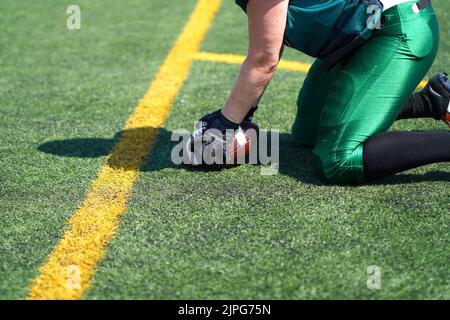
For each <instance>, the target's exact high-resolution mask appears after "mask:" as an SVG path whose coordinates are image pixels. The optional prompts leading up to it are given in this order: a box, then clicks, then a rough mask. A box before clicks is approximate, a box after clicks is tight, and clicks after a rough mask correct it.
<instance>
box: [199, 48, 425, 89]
mask: <svg viewBox="0 0 450 320" xmlns="http://www.w3.org/2000/svg"><path fill="white" fill-rule="evenodd" d="M195 60H199V61H209V62H220V63H227V64H242V62H244V60H245V56H241V55H236V54H224V53H211V52H198V53H196V55H195ZM310 68H311V65H310V64H308V63H301V62H298V61H291V60H281V61H280V63H279V65H278V69H280V70H284V71H292V72H302V73H308V71H309V69H310ZM427 83H428V82H427V81H425V80H423V81H422V82H421V83H420V84H419V86H418V87H417V89H419V90H420V89H423V88H424V87H425V86H426V85H427Z"/></svg>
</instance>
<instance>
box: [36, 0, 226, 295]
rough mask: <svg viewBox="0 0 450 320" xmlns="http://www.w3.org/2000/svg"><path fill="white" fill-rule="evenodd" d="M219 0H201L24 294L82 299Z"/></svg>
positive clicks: (125, 207)
mask: <svg viewBox="0 0 450 320" xmlns="http://www.w3.org/2000/svg"><path fill="white" fill-rule="evenodd" d="M220 4H221V0H199V2H198V4H197V6H196V8H195V11H194V12H193V13H192V15H191V17H190V18H189V21H188V22H187V24H186V26H185V27H184V30H183V31H182V33H181V34H180V36H179V38H178V40H177V41H176V43H175V44H174V46H173V47H172V49H171V51H170V53H169V55H168V56H167V58H166V60H165V61H164V63H163V65H162V66H161V68H160V70H159V72H158V74H157V75H156V77H155V79H154V81H153V82H152V84H151V85H150V87H149V89H148V91H147V93H146V94H145V96H144V98H143V99H142V100H141V101H140V102H139V104H138V105H137V107H136V109H135V111H134V113H133V114H132V115H131V116H130V118H129V119H128V121H127V123H126V125H125V130H124V134H123V136H122V137H121V139H120V141H119V142H118V144H117V146H116V147H115V148H114V150H113V151H112V152H111V154H110V155H109V157H108V159H107V162H106V163H105V164H104V165H103V167H102V168H101V169H100V172H99V174H98V177H97V179H96V180H95V181H94V182H93V183H92V186H91V187H90V189H89V191H88V193H87V196H86V198H85V200H84V202H83V203H82V205H81V207H80V208H79V209H78V210H77V211H76V212H75V213H74V215H73V216H72V217H71V218H70V220H69V222H68V229H67V230H66V232H65V233H64V235H63V237H62V239H61V240H60V241H59V243H58V244H57V245H56V246H55V248H54V249H53V251H52V252H51V254H50V256H49V257H48V259H47V261H46V262H45V263H44V264H43V265H42V266H41V268H40V275H39V276H38V277H37V278H36V279H35V280H34V282H33V284H32V286H31V288H30V293H29V296H28V299H80V298H82V297H83V295H84V293H85V292H86V290H87V289H88V288H89V286H90V282H91V278H92V276H93V274H94V272H95V268H96V265H97V263H98V262H99V261H100V260H101V259H102V258H103V256H104V254H105V250H106V246H107V245H108V243H109V242H110V240H111V239H112V237H113V235H114V233H115V231H116V230H117V227H118V224H119V220H120V217H121V215H122V214H123V213H124V212H125V211H126V209H127V201H128V199H129V197H130V194H131V189H132V186H133V183H134V182H135V181H136V179H137V177H138V175H139V168H140V166H141V164H142V162H143V161H144V159H145V158H146V157H147V155H148V153H149V152H150V149H151V147H152V145H153V143H154V141H155V138H156V136H157V134H158V131H159V128H161V126H162V125H163V123H164V121H165V119H166V117H167V115H168V112H169V109H170V107H171V105H172V103H173V100H174V99H175V97H176V96H177V94H178V92H179V90H180V89H181V87H182V85H183V83H184V80H185V79H186V78H187V76H188V74H189V70H190V67H191V65H192V61H193V59H194V55H195V53H196V52H197V51H198V49H199V47H200V44H201V43H202V41H203V39H204V36H205V34H206V33H207V31H208V29H209V26H210V24H211V22H212V20H213V19H214V16H215V14H216V12H217V10H218V9H219V7H220Z"/></svg>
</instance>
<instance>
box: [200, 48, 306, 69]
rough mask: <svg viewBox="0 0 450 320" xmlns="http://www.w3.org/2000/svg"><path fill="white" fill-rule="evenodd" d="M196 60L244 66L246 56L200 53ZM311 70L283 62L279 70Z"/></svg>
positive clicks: (294, 63) (295, 62)
mask: <svg viewBox="0 0 450 320" xmlns="http://www.w3.org/2000/svg"><path fill="white" fill-rule="evenodd" d="M195 60H199V61H209V62H221V63H228V64H242V62H244V60H245V56H240V55H235V54H222V53H211V52H198V53H197V54H196V55H195ZM309 68H311V65H310V64H307V63H300V62H297V61H288V60H281V61H280V63H279V65H278V69H281V70H285V71H293V72H303V73H307V72H308V71H309Z"/></svg>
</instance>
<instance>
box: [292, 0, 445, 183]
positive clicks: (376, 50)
mask: <svg viewBox="0 0 450 320" xmlns="http://www.w3.org/2000/svg"><path fill="white" fill-rule="evenodd" d="M413 4H414V2H413V1H412V2H407V3H403V4H401V5H399V6H397V7H394V8H391V9H389V10H387V11H386V12H384V13H383V16H384V18H383V25H382V28H381V29H379V30H375V31H374V34H373V36H372V37H371V38H370V39H369V40H368V42H367V43H366V44H364V46H362V47H360V48H359V49H357V50H356V51H355V52H353V53H352V54H351V55H350V56H348V57H346V58H345V59H343V60H342V61H341V62H340V63H339V64H338V65H337V66H336V67H334V68H333V69H332V70H330V71H328V72H326V71H321V69H320V65H321V63H322V61H321V60H319V59H318V60H316V62H315V63H314V64H313V66H312V68H311V70H310V71H309V73H308V75H307V77H306V80H305V82H304V85H303V87H302V89H301V91H300V94H299V97H298V102H297V104H298V113H297V118H296V120H295V123H294V126H293V130H292V133H293V135H294V137H295V138H296V140H298V141H299V142H300V143H302V144H304V145H309V146H313V147H314V149H313V155H314V161H315V167H316V169H317V172H318V173H319V175H320V176H321V177H322V178H324V179H326V180H327V181H329V182H331V183H336V184H349V183H350V184H354V183H361V182H363V181H364V168H363V156H364V155H363V144H364V142H365V141H366V140H367V139H368V138H369V137H371V136H373V135H376V134H378V133H381V132H384V131H387V130H388V129H389V127H390V126H391V125H392V123H393V122H394V121H395V119H396V118H397V115H398V113H399V112H400V110H401V108H402V107H403V105H404V104H405V103H406V101H407V100H408V98H409V96H410V95H411V94H412V93H413V91H414V90H415V88H416V87H417V85H418V84H419V83H420V81H421V80H422V79H423V78H424V76H425V74H426V73H427V71H428V70H429V69H430V67H431V65H432V63H433V61H434V59H435V57H436V53H437V49H438V44H439V27H438V23H437V20H436V16H435V13H434V10H433V8H432V6H429V7H427V8H425V9H423V10H421V11H420V12H419V13H415V12H414V11H413V9H412V5H413Z"/></svg>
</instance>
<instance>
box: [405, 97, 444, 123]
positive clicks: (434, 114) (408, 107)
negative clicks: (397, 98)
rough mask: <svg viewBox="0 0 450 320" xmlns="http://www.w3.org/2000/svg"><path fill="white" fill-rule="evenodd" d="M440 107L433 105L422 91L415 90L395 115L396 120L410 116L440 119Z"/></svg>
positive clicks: (441, 113)
mask: <svg viewBox="0 0 450 320" xmlns="http://www.w3.org/2000/svg"><path fill="white" fill-rule="evenodd" d="M442 116H443V112H442V108H440V107H439V106H435V105H433V103H432V101H431V100H430V98H429V97H427V96H426V94H424V93H423V92H416V93H413V95H412V96H411V97H410V98H409V100H408V102H406V104H405V105H404V106H403V108H402V110H401V111H400V113H399V114H398V116H397V120H401V119H412V118H434V119H436V120H440V119H442Z"/></svg>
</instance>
